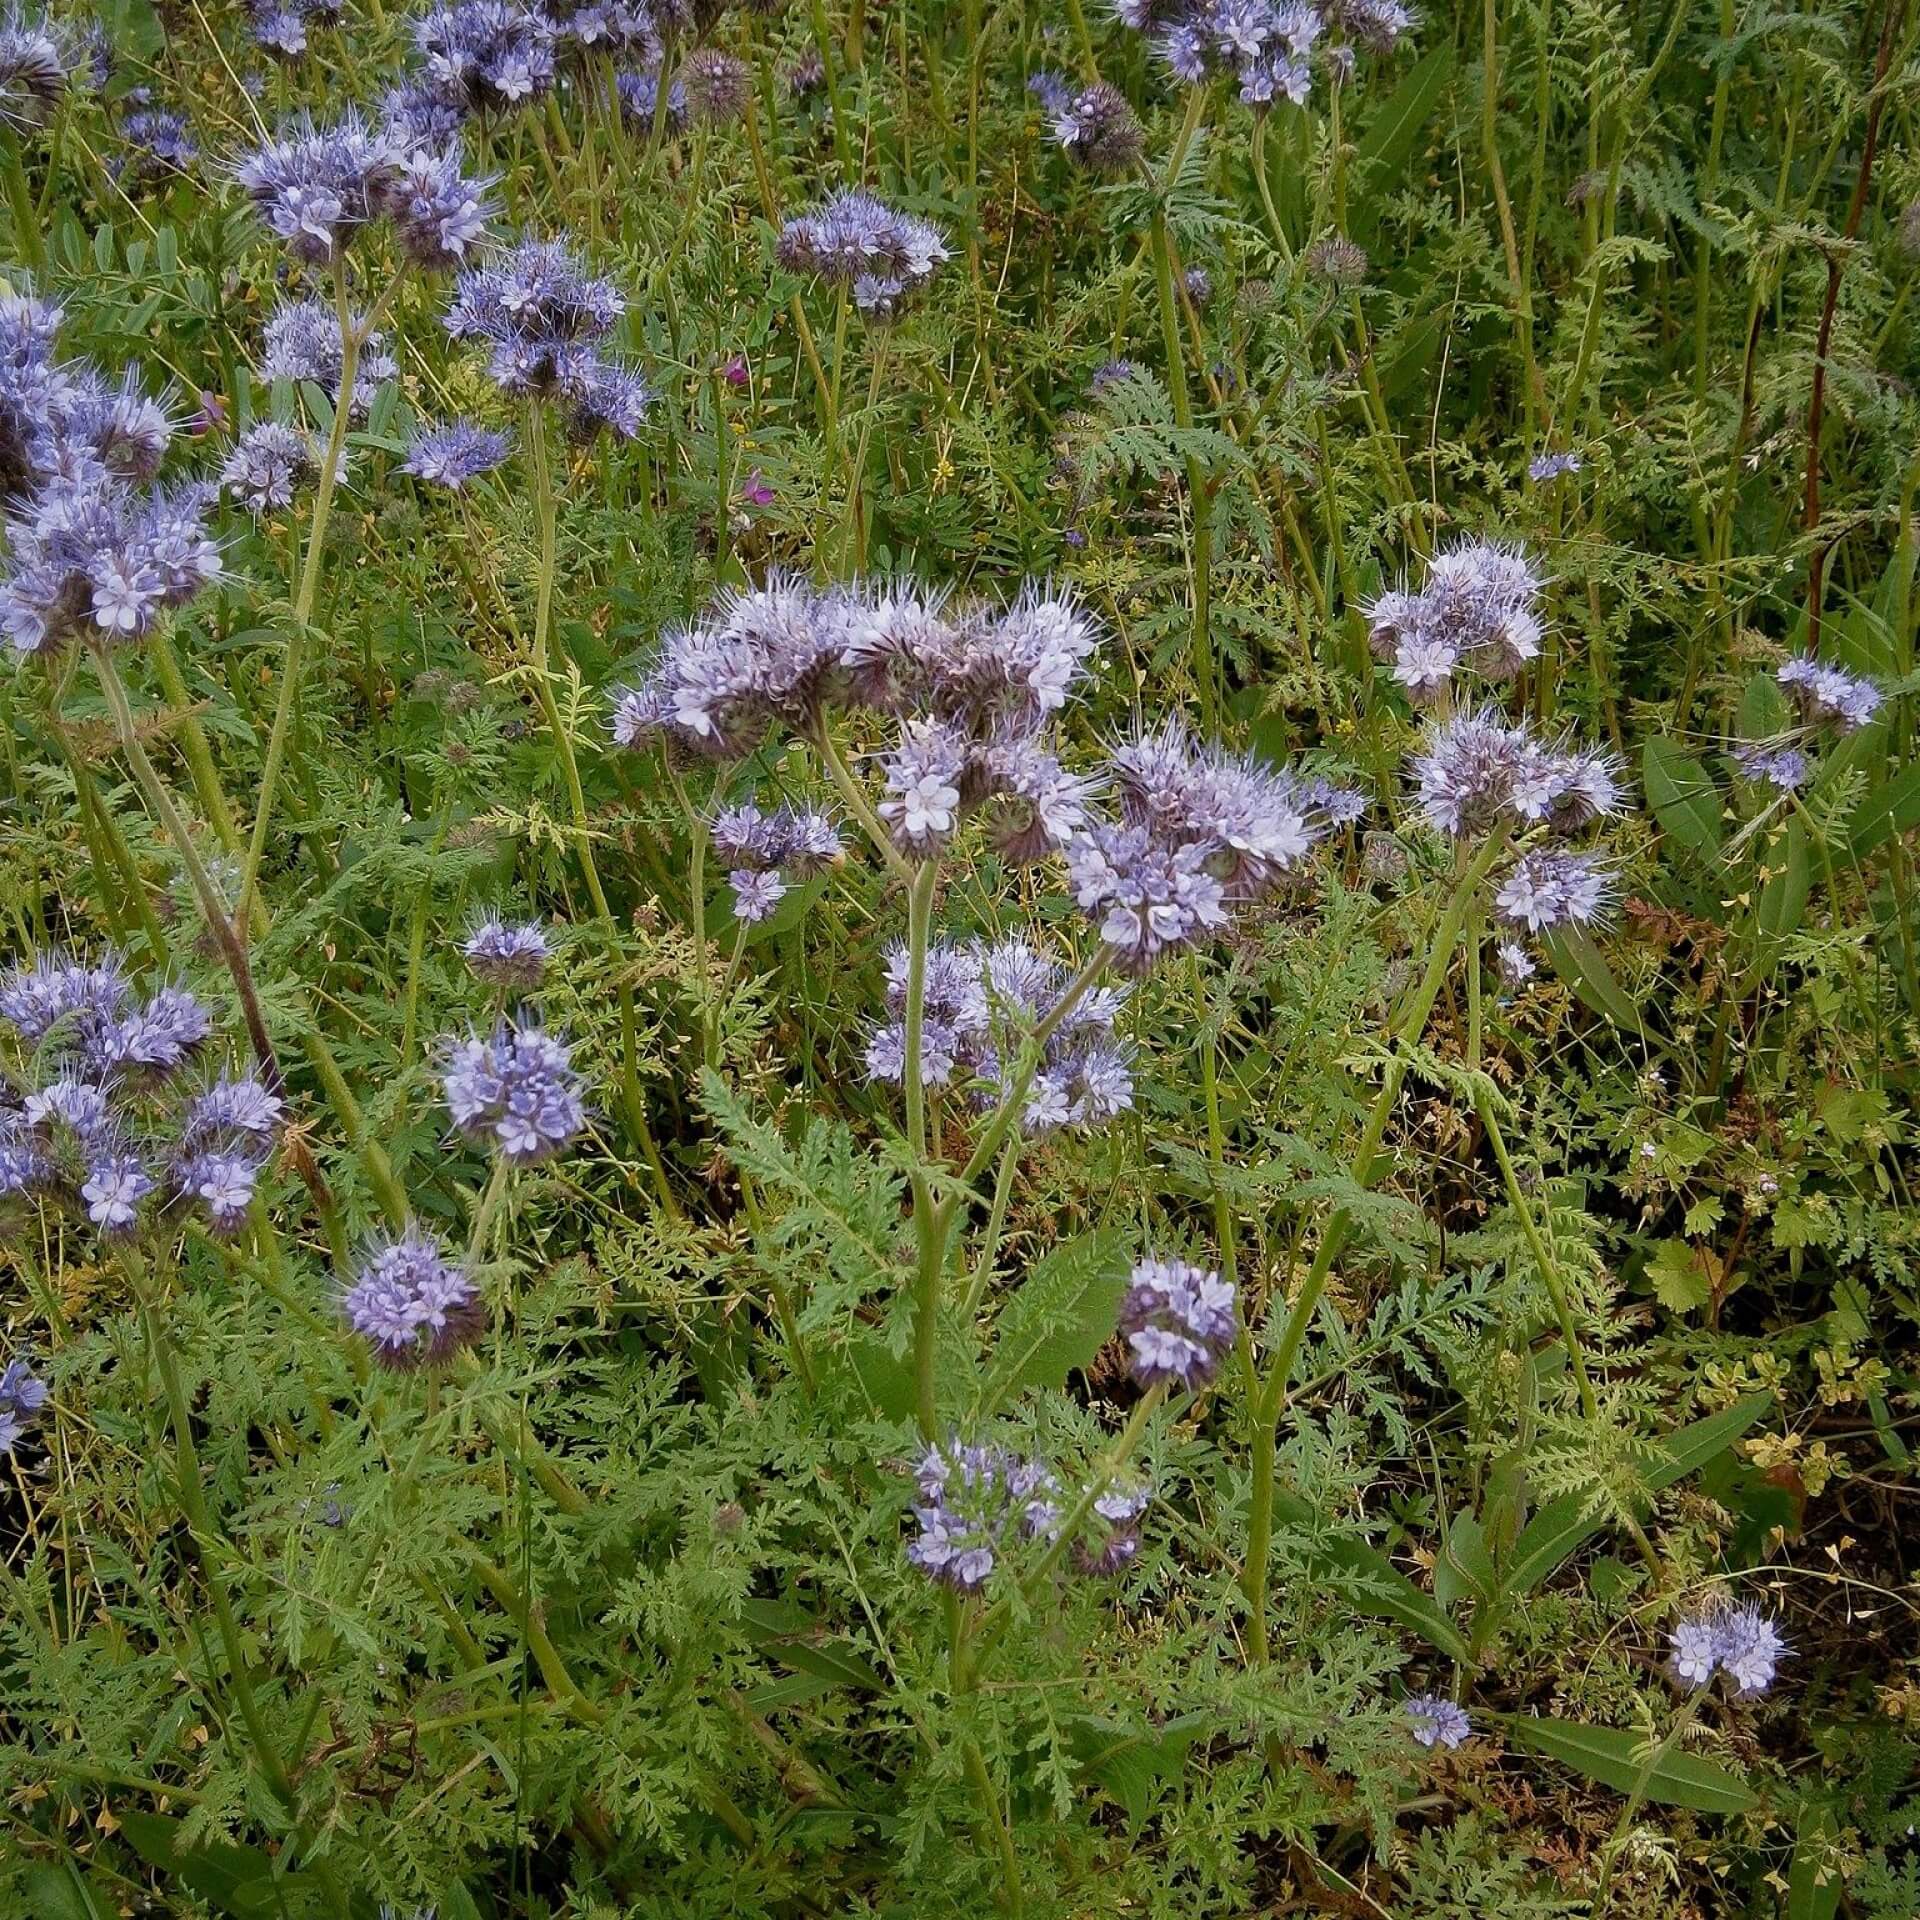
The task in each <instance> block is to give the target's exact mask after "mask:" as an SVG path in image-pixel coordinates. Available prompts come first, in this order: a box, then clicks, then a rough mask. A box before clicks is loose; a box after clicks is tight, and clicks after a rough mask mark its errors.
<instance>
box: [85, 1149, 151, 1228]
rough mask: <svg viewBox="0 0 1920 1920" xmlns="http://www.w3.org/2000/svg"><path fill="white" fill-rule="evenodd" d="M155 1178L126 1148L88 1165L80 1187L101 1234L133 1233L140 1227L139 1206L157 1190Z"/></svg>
mask: <svg viewBox="0 0 1920 1920" xmlns="http://www.w3.org/2000/svg"><path fill="white" fill-rule="evenodd" d="M154 1184H155V1183H154V1180H153V1176H152V1175H151V1174H149V1173H148V1172H147V1170H146V1168H145V1167H143V1166H142V1165H141V1164H140V1161H139V1159H138V1158H137V1157H136V1156H135V1155H134V1154H132V1153H129V1152H128V1151H127V1150H126V1149H125V1148H118V1147H116V1148H109V1149H106V1150H104V1151H102V1152H100V1153H98V1154H96V1155H95V1157H94V1158H93V1159H92V1160H91V1161H90V1162H89V1163H88V1166H87V1175H86V1178H85V1180H84V1181H82V1183H81V1186H80V1198H81V1199H82V1200H83V1201H85V1202H86V1208H87V1218H88V1219H89V1220H91V1221H92V1222H93V1224H94V1225H95V1226H96V1227H98V1228H99V1229H100V1231H101V1232H102V1233H106V1234H119V1233H131V1232H132V1231H133V1229H134V1228H135V1227H137V1226H138V1225H139V1224H140V1203H141V1202H142V1201H143V1200H145V1199H146V1197H147V1195H148V1194H150V1193H151V1192H152V1191H153V1189H154Z"/></svg>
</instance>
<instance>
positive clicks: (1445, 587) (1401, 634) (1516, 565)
mask: <svg viewBox="0 0 1920 1920" xmlns="http://www.w3.org/2000/svg"><path fill="white" fill-rule="evenodd" d="M1540 589H1541V582H1540V579H1539V576H1538V575H1537V574H1536V573H1535V572H1534V570H1533V567H1532V565H1531V563H1530V562H1529V561H1528V559H1527V556H1526V554H1525V553H1524V552H1522V551H1521V550H1520V549H1519V548H1517V547H1507V546H1502V545H1500V544H1499V543H1498V542H1496V541H1486V540H1473V541H1466V542H1462V543H1460V544H1457V545H1455V546H1452V547H1448V548H1445V549H1443V550H1442V551H1441V552H1439V553H1437V554H1435V555H1434V557H1433V560H1432V562H1431V563H1430V565H1429V566H1428V569H1427V579H1426V584H1425V585H1424V586H1423V587H1422V588H1421V590H1420V591H1419V592H1418V593H1406V592H1400V591H1395V592H1390V593H1384V594H1382V595H1381V596H1380V597H1379V599H1377V600H1376V601H1374V603H1373V605H1372V606H1371V607H1369V608H1368V610H1367V621H1368V628H1369V638H1370V640H1371V642H1372V645H1373V648H1374V651H1375V652H1376V653H1377V654H1379V655H1380V656H1381V657H1382V658H1383V659H1388V660H1391V661H1392V662H1393V668H1394V678H1395V679H1396V680H1398V681H1399V682H1400V683H1401V685H1403V686H1405V687H1407V688H1409V689H1410V690H1412V691H1413V692H1414V693H1415V695H1416V697H1431V696H1432V695H1434V694H1436V693H1437V692H1438V690H1439V689H1440V688H1441V687H1442V686H1444V685H1445V684H1446V681H1447V677H1448V676H1449V675H1450V674H1451V673H1452V672H1453V671H1454V670H1455V668H1456V667H1458V666H1460V665H1466V666H1470V667H1472V668H1473V670H1474V671H1475V672H1477V673H1480V674H1482V675H1484V676H1485V677H1487V678H1488V679H1492V680H1506V679H1510V678H1512V676H1513V675H1514V674H1515V673H1517V672H1518V671H1519V670H1520V668H1521V667H1522V666H1524V665H1525V664H1526V663H1527V662H1528V661H1529V660H1533V659H1537V658H1538V657H1539V653H1540V640H1541V626H1540V617H1539V612H1538V607H1539V600H1540Z"/></svg>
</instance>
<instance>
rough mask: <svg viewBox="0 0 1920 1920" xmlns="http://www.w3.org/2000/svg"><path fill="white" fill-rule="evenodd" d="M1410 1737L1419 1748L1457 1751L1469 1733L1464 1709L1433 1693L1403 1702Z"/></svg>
mask: <svg viewBox="0 0 1920 1920" xmlns="http://www.w3.org/2000/svg"><path fill="white" fill-rule="evenodd" d="M1407 1718H1408V1719H1410V1720H1411V1721H1412V1722H1413V1737H1414V1739H1415V1741H1416V1742H1417V1743H1418V1744H1419V1745H1421V1746H1423V1747H1447V1748H1452V1747H1459V1746H1464V1745H1465V1744H1466V1741H1467V1738H1468V1736H1469V1735H1470V1734H1471V1733H1472V1732H1473V1722H1472V1721H1471V1720H1469V1719H1468V1718H1467V1710H1466V1708H1465V1707H1463V1706H1460V1705H1458V1704H1457V1703H1456V1702H1454V1701H1452V1700H1448V1699H1446V1698H1445V1697H1443V1696H1442V1695H1440V1694H1437V1693H1417V1694H1415V1695H1414V1696H1413V1697H1412V1698H1411V1699H1410V1700H1408V1702H1407Z"/></svg>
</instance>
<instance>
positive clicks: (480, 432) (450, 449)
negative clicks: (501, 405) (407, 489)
mask: <svg viewBox="0 0 1920 1920" xmlns="http://www.w3.org/2000/svg"><path fill="white" fill-rule="evenodd" d="M512 451H513V439H512V436H511V435H509V434H505V433H501V432H498V431H497V430H496V429H494V428H492V427H482V426H476V425H475V424H474V423H473V422H472V421H470V420H448V421H446V422H444V423H442V424H441V425H438V426H423V427H421V428H419V429H418V430H417V431H416V432H415V434H414V436H413V444H412V445H411V446H410V447H409V448H408V449H407V457H406V460H405V461H404V462H403V464H402V469H401V470H402V471H403V472H406V473H410V474H412V475H413V476H414V478H415V479H417V480H426V481H430V482H432V483H433V484H434V485H436V486H442V487H446V488H449V489H450V490H451V491H453V492H455V493H458V492H459V491H460V489H461V488H462V487H464V486H465V485H466V484H467V482H468V481H469V480H477V479H478V478H479V477H480V475H481V474H483V473H491V472H492V471H493V470H494V468H495V467H497V466H499V465H500V464H501V463H502V462H503V461H504V460H505V459H506V457H507V455H508V454H509V453H511V452H512Z"/></svg>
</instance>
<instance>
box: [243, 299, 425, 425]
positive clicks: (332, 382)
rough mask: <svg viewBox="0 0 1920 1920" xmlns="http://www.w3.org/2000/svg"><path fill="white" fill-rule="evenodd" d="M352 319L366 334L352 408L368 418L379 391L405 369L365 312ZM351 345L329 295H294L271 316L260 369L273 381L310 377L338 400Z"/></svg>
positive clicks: (362, 338)
mask: <svg viewBox="0 0 1920 1920" xmlns="http://www.w3.org/2000/svg"><path fill="white" fill-rule="evenodd" d="M348 323H349V324H350V325H351V326H352V327H353V328H354V329H355V331H356V332H357V333H359V334H360V336H361V341H360V353H359V364H358V365H357V366H356V367H355V369H354V376H353V400H352V404H351V406H350V408H349V412H350V413H351V415H352V416H353V418H355V419H356V420H358V419H364V418H365V417H366V414H367V410H368V408H370V407H371V406H372V405H373V400H374V395H375V394H377V393H378V392H379V391H380V389H381V387H382V386H384V385H385V384H386V382H387V381H389V380H393V379H396V378H398V376H399V372H400V368H399V364H398V362H397V361H395V359H394V357H393V353H392V351H391V349H390V348H389V347H388V345H387V338H386V335H385V334H383V333H380V332H378V331H373V332H368V331H367V330H366V321H365V317H364V316H363V315H359V314H351V315H349V316H348ZM345 359H346V348H345V345H344V343H343V342H342V340H341V338H340V319H339V316H338V315H337V314H336V313H335V312H334V310H333V307H332V305H331V304H330V303H329V302H328V301H325V300H290V301H288V302H286V303H285V304H284V305H282V306H280V307H277V308H275V310H274V311H273V312H272V313H271V314H270V315H269V316H268V317H267V324H266V329H265V336H264V351H263V353H262V354H261V357H260V372H261V374H262V375H263V376H264V377H265V378H266V379H268V380H291V381H294V382H296V383H298V382H300V381H303V380H309V381H311V382H312V383H313V384H314V385H315V386H317V387H318V388H319V389H320V390H321V392H323V393H324V394H325V395H326V396H327V398H328V399H329V400H331V401H333V402H335V403H336V404H337V403H338V401H339V399H340V377H341V374H342V372H343V371H344V368H345Z"/></svg>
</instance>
